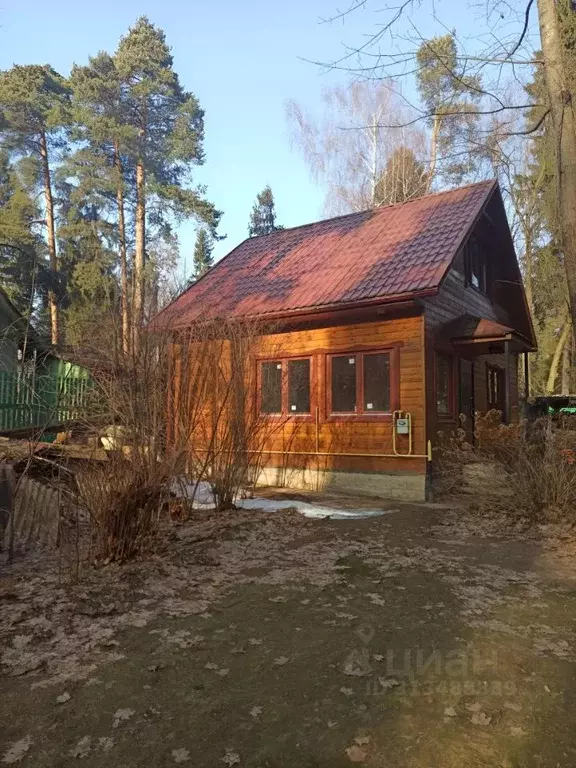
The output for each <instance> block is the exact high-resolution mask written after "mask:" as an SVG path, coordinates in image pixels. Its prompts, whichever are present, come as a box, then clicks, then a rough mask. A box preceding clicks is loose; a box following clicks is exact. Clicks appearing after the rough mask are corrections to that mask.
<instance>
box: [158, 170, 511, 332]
mask: <svg viewBox="0 0 576 768" xmlns="http://www.w3.org/2000/svg"><path fill="white" fill-rule="evenodd" d="M496 189H498V181H497V180H495V179H486V180H483V181H477V182H473V183H471V184H467V185H464V186H462V187H454V188H452V189H443V190H438V191H436V192H432V193H430V194H428V195H423V196H422V197H418V198H414V199H413V200H408V201H405V202H403V203H393V204H390V205H386V206H381V207H380V208H377V209H369V210H367V211H356V212H354V213H349V214H342V215H340V216H334V217H332V218H328V219H321V220H319V221H315V222H309V223H308V224H300V225H298V226H296V227H291V228H288V229H287V230H277V231H276V232H273V233H270V234H269V235H262V236H259V237H248V238H245V239H244V240H243V241H242V242H241V243H239V244H238V245H237V246H236V247H234V248H233V249H232V250H231V251H229V252H228V254H226V255H225V256H224V257H223V258H222V259H220V260H219V261H218V262H217V263H216V264H215V265H214V267H213V268H212V269H210V270H208V272H206V274H205V275H204V276H203V277H201V278H200V280H198V281H196V282H195V283H193V284H192V285H191V286H189V287H188V289H187V290H185V291H184V292H183V293H182V294H180V296H178V297H176V298H175V299H173V301H171V302H170V303H169V304H168V305H166V307H164V308H163V309H162V310H161V311H160V312H159V313H158V314H157V315H156V317H155V318H153V319H152V321H151V323H152V325H154V324H155V322H157V319H158V318H159V317H160V316H163V317H166V318H173V320H172V322H177V320H178V317H180V315H182V317H181V318H180V319H181V320H184V318H186V317H187V316H188V315H190V317H192V315H195V314H197V312H198V311H206V310H207V309H208V307H210V306H212V305H213V304H214V303H217V304H220V305H222V306H223V307H224V310H223V311H225V312H232V313H234V312H235V310H238V312H239V313H242V312H244V313H245V314H246V313H250V312H252V311H253V310H255V309H256V308H257V311H258V313H259V314H263V313H266V312H268V311H270V312H276V311H280V310H282V311H284V310H285V309H286V310H287V309H294V308H296V307H301V306H314V305H316V306H320V305H323V304H324V303H325V302H328V303H332V302H333V301H334V300H335V297H336V298H338V300H339V302H340V303H345V302H347V301H348V300H349V299H350V300H351V299H352V296H357V297H358V300H359V299H362V298H365V295H366V296H368V295H370V297H372V298H373V297H374V296H377V295H378V296H386V295H392V294H395V293H397V292H399V291H400V292H401V293H403V290H404V285H405V284H406V285H408V284H409V283H410V285H409V288H406V290H410V291H414V290H420V289H428V288H431V287H435V288H437V287H438V286H439V285H440V284H441V283H442V281H443V278H444V276H445V273H446V270H447V269H448V268H449V265H450V264H451V263H452V261H453V258H454V255H455V253H456V252H457V250H458V248H459V247H460V245H461V243H462V242H463V240H464V238H465V237H466V235H467V233H468V232H469V231H470V229H471V227H472V226H473V225H474V222H475V221H476V220H477V218H478V216H479V215H480V214H481V212H482V210H483V209H484V207H485V205H486V204H487V201H488V200H490V199H491V198H492V196H493V193H494V190H496ZM440 198H447V199H446V200H441V199H440ZM452 198H453V199H452ZM410 203H412V204H414V203H419V205H418V206H414V205H413V206H412V207H413V208H414V211H411V209H410ZM434 211H436V212H437V213H438V214H439V215H440V219H438V220H436V218H435V216H434V215H432V214H433V212H434ZM389 219H391V220H393V221H394V226H393V227H392V230H391V231H390V227H387V222H388V221H389ZM396 219H398V222H396ZM435 221H442V222H444V223H446V222H448V223H450V226H449V227H448V229H446V228H441V231H440V230H439V229H438V227H437V226H435ZM345 222H349V223H345ZM394 227H396V229H395V228H394ZM398 227H400V229H398ZM396 230H398V231H396ZM284 233H286V235H284ZM360 233H361V234H360ZM355 237H358V238H359V240H358V241H357V242H358V243H360V245H361V248H360V251H359V252H358V253H355V251H354V248H355V245H356V242H355V239H354V238H355ZM456 240H457V242H456ZM416 241H418V242H419V243H420V244H419V245H418V246H416V245H415V242H416ZM431 241H432V246H433V247H432V249H431V244H430V243H431ZM340 243H344V246H341V245H340ZM343 248H346V249H348V250H350V253H349V257H350V258H349V259H347V260H346V259H345V260H344V261H343V260H342V258H339V260H338V261H337V266H338V269H337V270H336V272H334V271H332V272H331V273H330V274H328V273H327V275H326V280H327V282H328V283H329V284H328V285H323V284H321V282H322V281H320V283H319V282H318V279H317V276H316V277H314V276H313V275H312V274H311V273H310V274H308V273H309V272H310V270H308V272H306V269H304V267H303V264H304V263H313V264H314V265H316V267H315V269H316V271H317V267H318V266H319V265H320V264H321V263H324V262H323V261H322V258H323V257H322V253H323V252H326V254H327V257H328V256H329V257H330V258H332V257H336V256H337V255H338V253H339V252H342V253H344V251H343V250H342V249H343ZM404 251H405V252H404ZM416 251H417V252H418V253H417V257H416V256H415V255H414V254H415V252H416ZM302 254H303V255H304V256H305V257H306V260H305V262H302V260H301V258H300V256H301V255H302ZM285 257H286V258H285ZM231 262H232V263H231ZM262 264H263V265H264V266H265V269H264V271H263V272H262V274H260V271H259V270H260V266H261V265H262ZM335 264H336V262H332V263H331V266H332V267H334V265H335ZM278 265H279V266H278ZM329 266H330V265H329ZM246 269H249V274H248V282H246V279H247V278H246V275H245V274H244V273H245V271H246ZM271 269H272V273H271V274H272V277H275V278H276V277H278V276H279V277H280V278H282V279H280V281H279V282H278V281H277V280H276V279H273V280H272V279H271V275H269V274H268V273H269V272H270V270H271ZM255 270H256V271H255ZM303 270H304V271H303ZM358 270H360V271H358ZM391 270H392V271H391ZM394 270H395V271H394ZM355 273H358V276H357V278H355V277H354V274H355ZM412 273H414V274H412ZM304 274H306V275H307V277H306V278H305V279H303V275H304ZM409 276H411V282H410V280H409V279H408V278H409ZM336 278H337V280H338V289H336V288H335V287H334V285H333V283H334V280H335V279H336ZM380 283H381V284H380ZM376 284H378V285H376ZM414 286H415V287H414ZM376 288H378V291H379V293H374V291H375V290H376ZM400 289H402V291H401V290H400ZM304 299H306V301H304ZM308 300H310V301H309V303H308ZM355 300H356V299H355ZM239 305H242V307H241V309H239ZM268 305H269V306H268ZM284 305H285V306H284ZM212 308H213V306H212ZM174 315H175V316H174Z"/></svg>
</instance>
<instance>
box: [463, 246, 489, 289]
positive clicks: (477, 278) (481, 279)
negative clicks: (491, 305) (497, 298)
mask: <svg viewBox="0 0 576 768" xmlns="http://www.w3.org/2000/svg"><path fill="white" fill-rule="evenodd" d="M464 258H465V265H466V285H469V286H471V287H472V288H474V289H475V290H476V291H480V292H481V293H488V265H487V262H486V254H485V251H484V248H483V247H482V244H481V243H480V241H479V240H478V239H477V238H475V237H474V236H472V237H471V238H470V239H469V240H468V242H467V244H466V251H465V254H464Z"/></svg>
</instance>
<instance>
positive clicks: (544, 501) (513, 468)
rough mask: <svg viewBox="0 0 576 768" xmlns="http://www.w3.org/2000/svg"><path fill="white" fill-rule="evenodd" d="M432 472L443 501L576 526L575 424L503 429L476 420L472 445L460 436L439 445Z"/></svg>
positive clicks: (487, 419) (491, 419) (491, 418)
mask: <svg viewBox="0 0 576 768" xmlns="http://www.w3.org/2000/svg"><path fill="white" fill-rule="evenodd" d="M436 469H437V484H436V487H437V489H438V491H439V492H440V493H441V494H442V495H457V494H458V495H459V494H464V495H466V494H467V495H469V496H472V497H473V502H474V506H476V507H477V508H478V509H479V510H481V511H486V512H488V511H492V512H497V513H503V514H505V515H507V516H511V517H514V518H524V519H526V520H527V521H529V522H530V523H542V522H549V521H559V520H561V521H566V522H570V523H572V522H576V430H575V429H574V421H573V420H569V419H567V420H553V419H551V418H549V417H546V418H541V419H538V420H536V421H535V422H533V423H527V422H525V421H522V422H520V423H518V424H510V425H503V424H501V423H500V415H499V414H498V413H497V412H494V411H492V412H488V413H487V414H486V415H484V416H481V417H477V419H476V440H475V443H474V445H471V444H470V443H469V442H467V440H466V433H465V432H464V430H458V431H457V432H456V433H455V434H453V435H449V436H446V437H445V439H444V440H442V442H441V445H440V447H439V449H438V461H437V467H436Z"/></svg>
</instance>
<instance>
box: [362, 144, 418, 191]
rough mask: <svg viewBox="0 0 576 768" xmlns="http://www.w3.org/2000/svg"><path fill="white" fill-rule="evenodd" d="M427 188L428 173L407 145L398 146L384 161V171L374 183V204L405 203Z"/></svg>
mask: <svg viewBox="0 0 576 768" xmlns="http://www.w3.org/2000/svg"><path fill="white" fill-rule="evenodd" d="M427 189H428V173H427V170H426V168H425V167H424V164H423V163H421V162H419V161H418V159H417V157H416V155H415V154H414V152H413V150H411V149H410V148H409V147H398V149H396V150H395V151H394V152H393V153H392V155H391V156H390V158H389V159H388V162H387V163H386V167H385V168H384V172H383V173H382V176H381V177H380V179H379V180H378V182H377V184H376V190H375V193H374V197H375V204H376V205H392V204H394V203H405V202H406V201H407V200H413V199H414V198H415V197H420V196H422V195H425V194H426V192H427Z"/></svg>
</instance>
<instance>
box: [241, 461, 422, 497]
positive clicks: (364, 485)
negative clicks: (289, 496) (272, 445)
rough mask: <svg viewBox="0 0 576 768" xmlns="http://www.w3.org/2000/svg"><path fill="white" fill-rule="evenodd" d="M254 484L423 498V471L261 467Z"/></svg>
mask: <svg viewBox="0 0 576 768" xmlns="http://www.w3.org/2000/svg"><path fill="white" fill-rule="evenodd" d="M256 484H257V485H276V486H280V487H282V488H294V489H298V490H304V491H341V492H345V493H360V494H366V495H370V496H379V497H381V498H383V499H398V500H399V501H425V500H426V475H425V474H420V473H415V472H375V473H371V472H341V471H338V470H318V469H309V468H306V469H291V468H289V467H287V468H284V467H265V468H264V469H263V470H262V471H261V472H260V474H259V475H258V478H257V480H256Z"/></svg>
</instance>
